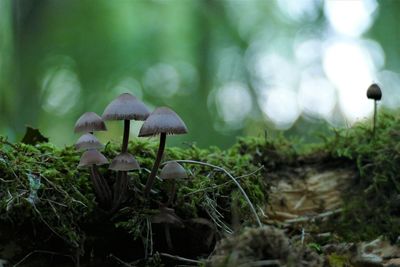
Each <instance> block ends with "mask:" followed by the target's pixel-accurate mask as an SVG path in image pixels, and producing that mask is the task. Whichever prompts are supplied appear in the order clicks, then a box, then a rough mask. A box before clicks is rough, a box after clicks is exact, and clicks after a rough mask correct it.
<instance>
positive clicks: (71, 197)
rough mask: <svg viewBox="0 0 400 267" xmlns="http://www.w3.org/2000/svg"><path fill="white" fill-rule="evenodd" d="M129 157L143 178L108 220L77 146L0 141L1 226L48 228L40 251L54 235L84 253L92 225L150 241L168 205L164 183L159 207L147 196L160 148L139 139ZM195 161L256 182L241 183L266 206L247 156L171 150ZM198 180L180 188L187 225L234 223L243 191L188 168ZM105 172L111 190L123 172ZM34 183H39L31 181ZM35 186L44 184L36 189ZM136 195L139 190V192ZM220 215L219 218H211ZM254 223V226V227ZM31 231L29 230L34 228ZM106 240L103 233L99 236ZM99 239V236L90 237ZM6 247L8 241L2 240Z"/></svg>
mask: <svg viewBox="0 0 400 267" xmlns="http://www.w3.org/2000/svg"><path fill="white" fill-rule="evenodd" d="M119 148H120V145H119V144H113V143H108V144H107V145H106V146H105V148H104V151H103V152H104V154H105V155H106V157H107V158H109V159H112V158H113V157H114V156H116V155H117V154H118V151H119ZM129 151H130V152H131V153H132V154H134V155H135V157H136V158H137V160H138V161H139V162H140V165H141V168H142V170H141V172H140V173H137V172H132V173H131V183H130V191H129V192H130V199H129V201H128V202H127V203H126V205H125V207H124V208H122V209H121V210H120V211H119V212H117V213H116V214H114V215H113V217H107V215H106V214H105V213H104V212H102V211H101V210H99V209H98V208H97V205H96V203H95V198H94V194H93V190H92V186H91V182H90V179H89V173H88V171H87V170H86V169H77V165H78V162H79V158H80V153H79V152H77V151H75V149H73V148H72V147H65V148H57V147H55V146H53V145H51V144H38V145H35V146H32V145H26V144H20V143H18V144H14V145H12V144H9V143H8V142H7V141H6V139H4V138H3V139H0V177H1V180H0V192H1V193H0V214H1V215H0V223H1V224H2V225H4V226H5V225H8V224H10V225H11V224H14V226H15V228H16V229H18V228H19V227H20V228H24V229H26V230H27V231H28V232H31V233H33V232H35V231H37V229H40V232H39V233H36V234H38V235H39V236H41V237H40V238H39V240H31V244H30V245H31V246H32V247H40V246H41V245H43V243H42V242H41V240H40V239H41V238H42V237H45V236H49V235H52V236H54V237H55V238H56V239H59V240H62V242H63V243H64V244H65V245H66V247H69V248H71V249H72V250H73V249H75V248H79V247H80V246H82V242H84V239H85V238H89V237H88V235H92V234H88V233H87V229H86V228H88V227H89V230H90V228H91V226H90V225H93V224H94V225H96V224H99V223H103V222H104V221H105V220H106V221H107V220H108V221H110V222H112V224H114V225H115V226H116V227H117V228H118V229H121V230H122V231H125V232H126V233H127V234H129V235H131V236H132V238H133V239H138V240H140V239H145V237H146V235H147V234H148V232H147V231H148V230H149V229H148V225H149V222H150V218H151V216H153V215H154V214H155V213H157V211H158V204H157V203H158V202H161V203H164V202H166V200H167V187H166V185H165V184H164V183H163V182H161V181H157V182H156V184H155V188H154V189H155V191H156V192H157V193H156V194H154V195H152V201H151V202H150V203H149V202H147V201H145V199H143V198H142V197H141V195H140V193H138V192H135V191H137V189H139V190H140V189H141V188H143V185H144V184H145V182H146V179H147V175H148V170H149V169H150V168H151V166H152V164H153V161H154V158H155V152H156V151H157V143H156V142H148V141H142V140H138V139H136V140H135V142H131V143H130V144H129ZM172 159H191V160H197V161H202V162H207V163H210V164H215V165H218V166H221V167H223V168H225V169H226V170H228V171H229V172H231V173H232V175H234V176H243V175H247V174H249V173H252V172H253V174H252V175H248V176H245V177H243V178H241V180H240V182H241V184H242V186H243V188H244V189H245V191H246V192H248V194H249V197H250V198H251V200H252V202H254V204H258V205H262V204H263V203H264V202H265V199H266V196H265V194H264V192H265V190H262V186H263V185H262V183H261V176H260V172H254V171H255V170H257V169H258V166H255V165H254V164H252V162H251V157H249V156H248V155H240V154H239V153H238V151H237V148H232V149H231V150H228V151H221V150H220V149H218V148H215V147H214V148H210V149H207V150H205V149H199V148H197V147H195V146H191V147H188V148H184V149H179V148H167V150H166V153H165V157H164V160H165V161H167V160H172ZM184 165H185V168H186V169H187V170H188V172H189V173H190V174H191V175H190V179H188V180H187V181H179V182H178V191H177V197H176V202H177V205H176V206H175V207H174V208H175V210H176V213H177V214H178V215H179V216H180V217H181V218H182V219H183V220H190V219H193V218H196V217H209V216H210V215H209V214H210V211H213V212H214V213H213V214H214V216H216V217H219V218H212V219H220V220H222V221H224V222H225V223H226V224H229V222H230V202H231V200H230V199H229V198H226V197H225V196H229V195H230V193H231V192H232V191H233V190H236V187H235V185H234V184H233V183H232V182H231V181H230V180H229V178H228V177H227V176H226V175H225V174H224V173H222V172H220V171H217V170H214V169H212V168H210V167H207V166H201V165H195V164H184ZM100 171H101V172H102V173H103V175H104V176H105V177H106V179H107V180H108V181H110V183H112V181H113V180H114V179H115V173H114V172H112V171H109V170H108V169H107V168H106V167H101V168H100ZM30 180H31V181H30ZM32 181H33V182H34V183H36V184H38V187H37V188H36V189H35V188H33V187H32V186H33V184H32ZM135 188H137V189H136V190H135ZM242 207H243V209H241V210H240V213H241V215H242V216H243V217H244V218H251V216H248V215H249V214H250V211H249V207H247V203H245V202H243V203H242ZM211 216H213V215H211ZM251 222H252V220H249V224H251ZM27 225H28V228H27ZM98 234H99V235H101V233H98ZM90 238H93V237H90ZM0 243H1V241H0Z"/></svg>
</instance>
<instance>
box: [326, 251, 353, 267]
mask: <svg viewBox="0 0 400 267" xmlns="http://www.w3.org/2000/svg"><path fill="white" fill-rule="evenodd" d="M327 259H328V263H329V266H330V267H351V266H352V265H351V264H350V259H349V257H348V256H344V255H337V254H335V253H333V254H331V255H328V256H327Z"/></svg>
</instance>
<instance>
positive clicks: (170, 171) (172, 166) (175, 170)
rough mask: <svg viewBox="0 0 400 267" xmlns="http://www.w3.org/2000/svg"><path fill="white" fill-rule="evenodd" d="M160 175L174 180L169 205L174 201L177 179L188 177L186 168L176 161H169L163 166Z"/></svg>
mask: <svg viewBox="0 0 400 267" xmlns="http://www.w3.org/2000/svg"><path fill="white" fill-rule="evenodd" d="M160 177H161V179H163V180H172V187H171V191H170V193H169V198H168V202H167V204H166V205H167V206H169V205H171V204H172V203H173V201H174V196H175V194H176V179H186V178H188V176H187V173H186V171H185V169H184V168H183V167H182V165H180V164H179V163H178V162H176V161H171V162H168V163H167V164H166V165H165V166H164V168H162V170H161V173H160Z"/></svg>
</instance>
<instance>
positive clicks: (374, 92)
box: [367, 83, 382, 135]
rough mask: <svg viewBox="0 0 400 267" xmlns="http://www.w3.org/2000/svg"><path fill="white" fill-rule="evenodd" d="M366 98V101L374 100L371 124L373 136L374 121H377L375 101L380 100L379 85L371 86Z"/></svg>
mask: <svg viewBox="0 0 400 267" xmlns="http://www.w3.org/2000/svg"><path fill="white" fill-rule="evenodd" d="M367 97H368V99H373V100H374V118H373V124H372V135H375V128H376V121H377V115H378V110H377V105H378V103H377V101H380V100H381V99H382V91H381V88H380V87H379V85H377V84H376V83H373V84H371V85H370V86H369V87H368V90H367Z"/></svg>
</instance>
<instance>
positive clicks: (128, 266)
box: [108, 254, 133, 267]
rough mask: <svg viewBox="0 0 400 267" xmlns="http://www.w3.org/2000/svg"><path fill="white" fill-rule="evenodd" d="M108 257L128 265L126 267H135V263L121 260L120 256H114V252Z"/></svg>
mask: <svg viewBox="0 0 400 267" xmlns="http://www.w3.org/2000/svg"><path fill="white" fill-rule="evenodd" d="M108 257H110V258H113V259H114V260H116V261H117V262H118V263H119V264H121V265H123V266H126V267H133V265H130V264H129V263H127V262H124V261H123V260H121V259H120V258H118V257H117V256H114V255H113V254H110V255H109V256H108Z"/></svg>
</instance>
